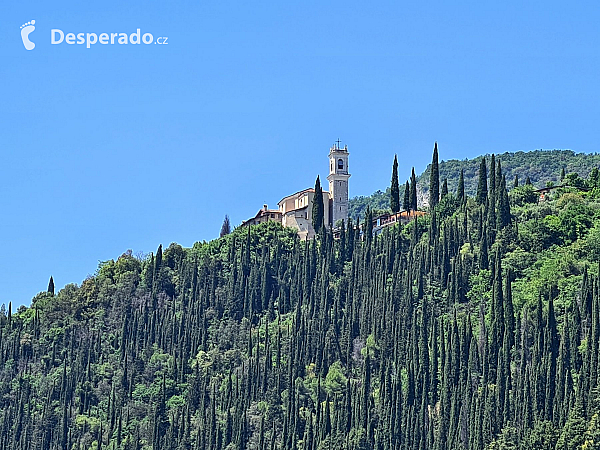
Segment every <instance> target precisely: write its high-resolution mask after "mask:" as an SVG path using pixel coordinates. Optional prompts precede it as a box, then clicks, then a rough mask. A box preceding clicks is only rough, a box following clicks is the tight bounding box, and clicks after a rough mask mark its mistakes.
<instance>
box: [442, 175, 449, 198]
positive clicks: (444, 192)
mask: <svg viewBox="0 0 600 450" xmlns="http://www.w3.org/2000/svg"><path fill="white" fill-rule="evenodd" d="M446 195H448V179H447V178H444V182H443V183H442V191H441V193H440V198H444V197H445V196H446Z"/></svg>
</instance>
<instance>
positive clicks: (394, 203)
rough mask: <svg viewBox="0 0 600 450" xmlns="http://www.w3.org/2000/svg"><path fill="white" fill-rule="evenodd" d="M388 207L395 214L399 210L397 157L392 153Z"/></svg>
mask: <svg viewBox="0 0 600 450" xmlns="http://www.w3.org/2000/svg"><path fill="white" fill-rule="evenodd" d="M390 209H391V210H392V212H393V213H394V214H395V213H397V212H398V211H400V187H399V186H398V157H397V156H396V155H394V165H393V167H392V186H391V188H390Z"/></svg>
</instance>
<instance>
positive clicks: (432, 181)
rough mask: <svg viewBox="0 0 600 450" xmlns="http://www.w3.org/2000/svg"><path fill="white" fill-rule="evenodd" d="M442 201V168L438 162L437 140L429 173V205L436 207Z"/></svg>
mask: <svg viewBox="0 0 600 450" xmlns="http://www.w3.org/2000/svg"><path fill="white" fill-rule="evenodd" d="M439 201H440V168H439V164H438V147H437V142H436V143H435V144H434V146H433V157H432V159H431V171H430V173H429V207H430V208H435V206H436V205H437V204H438V203H439Z"/></svg>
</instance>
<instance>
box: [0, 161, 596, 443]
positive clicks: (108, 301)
mask: <svg viewBox="0 0 600 450" xmlns="http://www.w3.org/2000/svg"><path fill="white" fill-rule="evenodd" d="M503 164H504V163H503ZM448 167H450V165H448ZM515 167H518V166H515ZM584 169H585V170H581V168H580V172H581V173H586V172H589V176H588V177H587V178H586V179H582V178H579V177H571V179H570V181H571V182H572V184H573V185H576V186H579V188H559V189H556V190H554V191H553V192H552V193H551V194H550V195H549V196H548V197H547V198H546V199H545V201H543V202H538V195H537V194H535V193H534V192H533V188H532V186H521V187H519V188H516V189H512V190H511V191H510V193H509V192H508V191H507V189H505V186H503V184H502V178H500V179H498V180H497V182H496V181H494V178H492V177H490V179H489V180H490V182H489V183H488V184H489V189H488V190H486V191H484V190H481V189H480V194H481V195H480V199H479V200H476V199H474V198H473V197H466V198H463V199H459V198H456V197H455V196H454V195H452V194H449V195H446V196H445V197H443V198H442V199H441V200H440V203H439V204H438V205H437V206H436V207H435V209H434V210H432V211H431V213H430V214H427V215H425V216H424V217H422V218H419V219H418V221H413V222H411V223H409V224H408V225H406V226H400V225H395V226H393V227H389V228H386V229H385V230H384V231H383V232H382V234H380V235H376V236H373V235H372V233H369V223H370V222H367V223H366V224H365V225H366V227H365V233H364V234H363V235H362V236H361V233H360V231H359V230H356V229H354V228H353V227H351V226H348V228H347V229H345V230H344V231H343V232H342V233H341V236H340V238H339V239H335V240H334V239H333V237H332V236H331V235H330V234H328V233H327V232H322V233H321V234H320V235H319V236H318V238H317V239H314V240H310V241H300V240H299V239H298V238H297V236H296V234H295V233H294V231H293V230H290V229H284V228H282V227H281V225H279V224H276V223H274V222H268V223H265V224H262V225H258V226H252V227H247V228H238V229H236V230H234V231H233V233H231V234H229V235H227V236H225V237H223V238H220V239H217V240H214V241H211V242H208V243H196V244H195V245H194V246H193V247H192V248H182V247H181V246H179V245H177V244H171V245H170V246H169V247H168V248H167V249H166V250H164V251H163V248H162V246H159V248H158V250H157V252H156V253H155V254H153V255H150V256H149V257H147V258H144V259H137V258H135V257H133V256H132V254H131V252H126V253H124V254H123V255H121V256H120V257H119V258H117V259H116V260H111V261H106V262H103V263H101V264H100V265H99V267H98V270H97V272H96V274H95V275H94V276H92V277H90V278H88V279H86V280H85V281H83V282H82V284H81V285H80V286H78V285H68V286H66V287H65V288H64V289H62V290H61V291H60V292H58V293H54V292H53V288H52V287H51V286H50V287H49V290H48V292H41V293H40V294H39V295H37V296H36V297H35V298H34V299H33V301H32V304H31V306H30V307H27V308H26V307H22V308H20V309H19V310H18V311H16V312H14V311H12V310H11V307H10V305H9V307H8V309H4V308H3V309H2V310H0V415H1V416H2V422H1V423H0V448H2V449H11V450H12V449H19V450H21V449H35V450H46V449H52V450H54V449H69V450H70V449H101V448H102V449H111V450H116V449H118V450H134V449H135V450H138V449H153V450H159V449H160V450H163V449H165V450H166V449H168V450H181V449H194V450H200V449H207V450H221V449H228V450H233V449H257V450H275V449H286V450H287V449H291V450H325V449H332V450H333V449H336V450H337V449H347V450H359V449H360V450H363V449H364V450H366V449H378V450H379V449H380V450H412V449H423V450H425V449H436V450H438V449H439V450H454V449H456V450H459V449H460V450H466V449H468V450H483V449H488V450H493V449H517V448H519V449H557V450H558V449H560V450H562V449H569V450H571V449H573V450H583V449H588V450H589V449H596V448H598V445H599V444H600V367H599V354H600V277H599V273H598V270H599V264H600V173H599V172H598V170H587V168H584ZM515 170H517V169H515ZM444 173H448V172H442V174H444ZM442 176H443V175H442ZM486 181H487V178H486ZM491 181H494V182H491ZM582 188H583V189H582Z"/></svg>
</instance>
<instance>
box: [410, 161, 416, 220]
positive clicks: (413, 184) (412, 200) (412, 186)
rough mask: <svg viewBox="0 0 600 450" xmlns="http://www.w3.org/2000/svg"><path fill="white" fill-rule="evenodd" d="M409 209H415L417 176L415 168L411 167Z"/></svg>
mask: <svg viewBox="0 0 600 450" xmlns="http://www.w3.org/2000/svg"><path fill="white" fill-rule="evenodd" d="M410 209H411V210H412V211H416V210H417V177H416V176H415V168H414V167H413V168H412V174H411V175H410Z"/></svg>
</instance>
